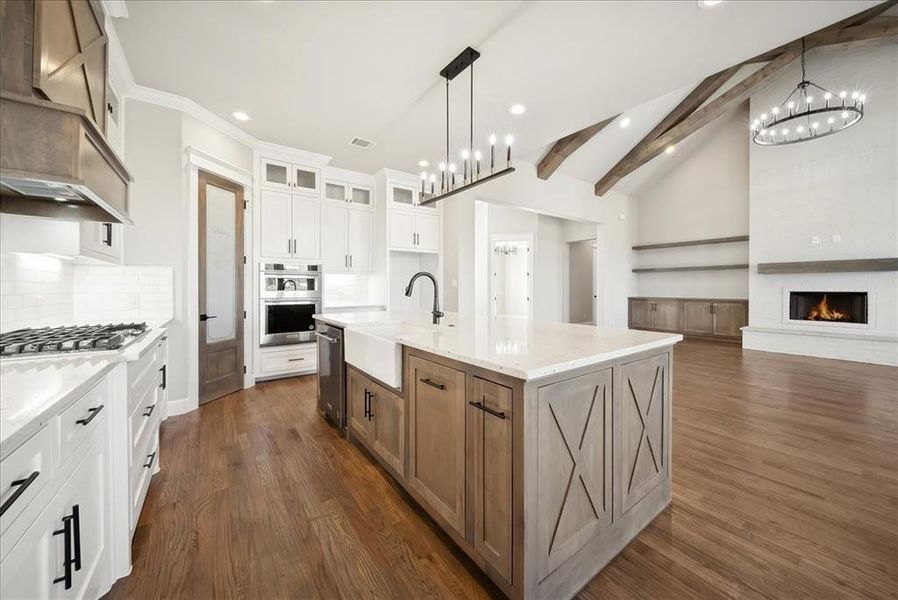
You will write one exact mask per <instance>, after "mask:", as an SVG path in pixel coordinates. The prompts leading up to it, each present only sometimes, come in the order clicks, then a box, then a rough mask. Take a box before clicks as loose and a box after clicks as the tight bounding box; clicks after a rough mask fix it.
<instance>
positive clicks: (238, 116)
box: [231, 110, 249, 121]
mask: <svg viewBox="0 0 898 600" xmlns="http://www.w3.org/2000/svg"><path fill="white" fill-rule="evenodd" d="M231 116H232V117H234V118H235V119H237V120H238V121H249V115H248V114H246V113H245V112H243V111H242V110H235V111H234V112H232V113H231Z"/></svg>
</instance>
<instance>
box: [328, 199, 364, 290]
mask: <svg viewBox="0 0 898 600" xmlns="http://www.w3.org/2000/svg"><path fill="white" fill-rule="evenodd" d="M321 234H322V249H321V262H322V266H323V268H324V271H325V273H367V272H369V271H370V270H371V269H372V267H373V264H372V260H371V259H372V257H373V254H374V213H373V212H372V211H370V210H357V209H356V208H354V206H353V205H350V204H341V205H337V204H328V203H325V205H324V209H323V216H322V229H321Z"/></svg>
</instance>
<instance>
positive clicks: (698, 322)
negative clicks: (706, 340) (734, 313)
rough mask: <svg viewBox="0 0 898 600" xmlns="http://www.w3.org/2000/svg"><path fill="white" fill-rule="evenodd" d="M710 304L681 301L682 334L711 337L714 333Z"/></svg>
mask: <svg viewBox="0 0 898 600" xmlns="http://www.w3.org/2000/svg"><path fill="white" fill-rule="evenodd" d="M712 310H713V309H712V304H711V303H710V302H699V301H690V300H684V301H683V333H691V334H693V335H711V334H712V333H714V313H713V312H712Z"/></svg>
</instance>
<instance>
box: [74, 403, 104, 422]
mask: <svg viewBox="0 0 898 600" xmlns="http://www.w3.org/2000/svg"><path fill="white" fill-rule="evenodd" d="M101 410H103V405H102V404H101V405H100V406H96V407H94V408H88V409H87V412H89V413H90V414H89V415H88V416H86V417H84V418H83V419H78V420H77V421H75V424H76V425H87V424H89V423H90V422H91V421H93V420H94V417H96V416H97V415H98V414H100V411H101Z"/></svg>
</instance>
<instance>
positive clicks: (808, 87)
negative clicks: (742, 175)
mask: <svg viewBox="0 0 898 600" xmlns="http://www.w3.org/2000/svg"><path fill="white" fill-rule="evenodd" d="M866 100H867V96H866V95H865V94H863V93H861V92H860V91H854V92H852V93H851V95H850V96H849V95H848V92H846V91H841V92H839V94H838V95H836V94H833V93H832V92H831V91H829V90H827V89H826V88H824V87H822V86H820V85H817V84H816V83H814V82H813V81H810V80H809V79H808V78H807V76H806V74H805V43H804V38H802V39H801V81H799V82H798V85H796V86H795V89H794V90H792V93H790V94H789V95H788V96H787V97H786V99H785V100H783V102H782V104H780V105H779V106H774V107H773V108H771V109H770V113H769V114H768V113H763V114H762V115H761V116H760V117H758V118H756V119H754V120H753V121H752V123H751V139H752V141H753V142H754V143H756V144H758V145H759V146H785V145H787V144H797V143H799V142H807V141H810V140H815V139H817V138H822V137H826V136H828V135H832V134H834V133H839V132H840V131H845V130H846V129H848V128H849V127H851V126H852V125H854V124H855V123H857V122H858V121H860V120H861V119H862V118H863V116H864V102H866Z"/></svg>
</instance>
